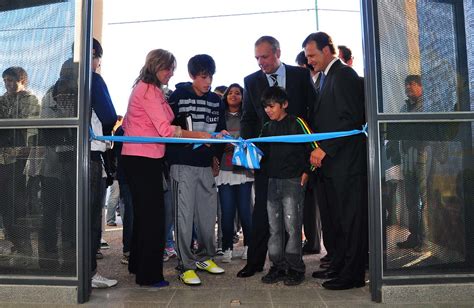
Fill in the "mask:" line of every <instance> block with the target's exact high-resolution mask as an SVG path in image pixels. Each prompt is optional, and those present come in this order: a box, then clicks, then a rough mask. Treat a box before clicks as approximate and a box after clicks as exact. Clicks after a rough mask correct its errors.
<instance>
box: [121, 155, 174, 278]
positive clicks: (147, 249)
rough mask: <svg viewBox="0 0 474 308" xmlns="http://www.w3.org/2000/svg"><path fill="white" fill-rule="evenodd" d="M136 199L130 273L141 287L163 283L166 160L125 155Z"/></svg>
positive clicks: (134, 203)
mask: <svg viewBox="0 0 474 308" xmlns="http://www.w3.org/2000/svg"><path fill="white" fill-rule="evenodd" d="M122 158H123V166H124V170H125V174H126V176H127V181H128V185H129V186H130V191H131V193H132V200H133V234H132V243H131V249H130V259H129V264H128V270H129V271H130V272H131V273H133V274H135V275H136V276H135V282H136V283H137V284H139V285H151V284H155V283H158V282H160V281H163V280H164V278H163V250H164V248H165V208H164V199H163V175H162V173H163V160H162V159H153V158H147V157H140V156H125V155H124V156H123V157H122Z"/></svg>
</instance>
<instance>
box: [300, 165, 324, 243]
mask: <svg viewBox="0 0 474 308" xmlns="http://www.w3.org/2000/svg"><path fill="white" fill-rule="evenodd" d="M313 177H314V175H313V174H311V175H310V181H309V183H308V184H309V185H308V188H307V189H306V193H305V197H304V208H303V229H304V236H305V238H306V243H305V248H306V249H309V250H314V251H320V249H321V245H320V243H321V218H320V214H319V209H318V201H317V196H316V185H315V180H314V179H313Z"/></svg>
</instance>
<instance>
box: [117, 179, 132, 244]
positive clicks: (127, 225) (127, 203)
mask: <svg viewBox="0 0 474 308" xmlns="http://www.w3.org/2000/svg"><path fill="white" fill-rule="evenodd" d="M119 187H120V200H121V201H122V204H123V216H122V223H123V231H122V244H123V250H122V252H123V253H129V252H130V244H131V242H132V230H133V203H132V193H131V192H130V186H128V183H126V182H123V181H119Z"/></svg>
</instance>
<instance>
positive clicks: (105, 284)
mask: <svg viewBox="0 0 474 308" xmlns="http://www.w3.org/2000/svg"><path fill="white" fill-rule="evenodd" d="M117 283H118V281H117V280H115V279H107V278H105V277H102V276H101V275H100V274H99V273H96V274H95V275H94V277H92V288H94V289H105V288H110V287H113V286H116V285H117Z"/></svg>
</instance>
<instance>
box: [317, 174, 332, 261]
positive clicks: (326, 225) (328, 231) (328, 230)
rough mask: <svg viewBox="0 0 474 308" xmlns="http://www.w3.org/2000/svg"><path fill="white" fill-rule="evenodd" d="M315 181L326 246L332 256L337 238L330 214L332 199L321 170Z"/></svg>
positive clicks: (328, 253) (328, 254)
mask: <svg viewBox="0 0 474 308" xmlns="http://www.w3.org/2000/svg"><path fill="white" fill-rule="evenodd" d="M315 181H316V185H315V190H316V196H317V199H318V208H319V214H320V216H321V229H322V232H323V243H324V248H326V252H327V256H329V257H330V258H332V257H333V256H334V251H335V249H336V244H335V241H336V240H335V231H334V226H333V222H332V220H331V215H330V200H329V199H328V196H327V195H326V190H325V188H324V184H325V181H324V180H323V177H322V175H321V174H320V173H319V172H318V174H317V175H316V179H315Z"/></svg>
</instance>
